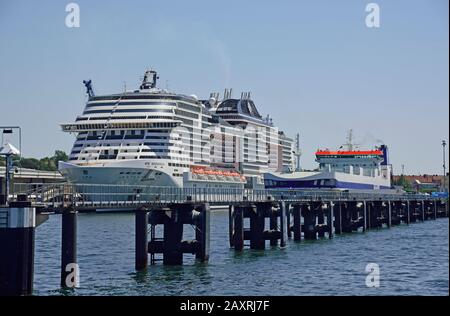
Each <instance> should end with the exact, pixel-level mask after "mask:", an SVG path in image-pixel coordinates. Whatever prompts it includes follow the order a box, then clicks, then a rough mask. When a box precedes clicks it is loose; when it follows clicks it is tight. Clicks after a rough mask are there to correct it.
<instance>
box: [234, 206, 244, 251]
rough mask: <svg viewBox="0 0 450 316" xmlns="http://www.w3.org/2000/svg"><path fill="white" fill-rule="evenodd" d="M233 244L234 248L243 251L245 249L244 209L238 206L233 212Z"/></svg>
mask: <svg viewBox="0 0 450 316" xmlns="http://www.w3.org/2000/svg"><path fill="white" fill-rule="evenodd" d="M233 222H234V225H233V226H234V231H233V246H234V250H236V251H241V250H242V249H244V209H243V208H242V207H239V206H236V207H235V208H234V212H233Z"/></svg>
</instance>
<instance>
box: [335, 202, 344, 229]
mask: <svg viewBox="0 0 450 316" xmlns="http://www.w3.org/2000/svg"><path fill="white" fill-rule="evenodd" d="M334 233H335V234H342V202H337V205H336V207H334Z"/></svg>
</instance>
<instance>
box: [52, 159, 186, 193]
mask: <svg viewBox="0 0 450 316" xmlns="http://www.w3.org/2000/svg"><path fill="white" fill-rule="evenodd" d="M146 164H148V162H147V163H146V162H144V161H123V162H122V161H114V162H108V163H98V164H89V165H76V164H71V163H67V162H60V163H59V171H60V172H61V174H62V175H63V176H64V177H65V178H66V179H67V180H68V181H69V182H71V183H75V184H102V185H131V186H133V185H136V186H137V185H145V186H159V187H165V186H170V187H181V186H182V183H183V178H182V177H179V178H176V177H174V176H172V171H171V170H170V169H169V168H168V167H167V165H166V164H163V163H160V165H158V166H156V165H155V166H152V165H150V166H149V165H146Z"/></svg>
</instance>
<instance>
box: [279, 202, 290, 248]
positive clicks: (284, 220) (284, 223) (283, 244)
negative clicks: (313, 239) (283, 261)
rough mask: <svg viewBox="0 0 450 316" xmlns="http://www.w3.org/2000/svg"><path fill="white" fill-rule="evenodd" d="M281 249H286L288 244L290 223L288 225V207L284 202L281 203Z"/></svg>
mask: <svg viewBox="0 0 450 316" xmlns="http://www.w3.org/2000/svg"><path fill="white" fill-rule="evenodd" d="M280 212H281V213H280V230H281V238H280V247H286V242H287V239H288V223H287V216H286V215H287V207H286V203H285V202H284V201H281V203H280Z"/></svg>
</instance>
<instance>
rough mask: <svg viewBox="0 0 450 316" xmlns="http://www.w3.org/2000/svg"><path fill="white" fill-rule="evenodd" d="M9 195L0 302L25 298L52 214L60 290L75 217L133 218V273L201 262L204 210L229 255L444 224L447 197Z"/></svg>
mask: <svg viewBox="0 0 450 316" xmlns="http://www.w3.org/2000/svg"><path fill="white" fill-rule="evenodd" d="M13 192H14V194H12V197H10V199H9V201H7V204H5V205H3V206H0V243H1V248H0V249H2V251H3V252H4V253H2V258H5V260H2V262H1V263H0V265H1V267H0V268H1V269H0V295H30V294H32V291H33V287H32V284H33V275H34V236H35V234H36V233H39V231H38V230H36V228H37V227H38V226H39V225H40V224H42V223H43V222H45V220H46V219H47V218H48V214H53V213H59V214H62V216H61V218H62V243H61V245H62V246H61V287H63V288H64V287H74V286H76V284H77V281H76V280H77V273H78V272H77V217H78V214H79V212H85V211H93V210H110V211H113V210H127V211H130V212H133V213H134V216H135V269H136V270H137V271H142V270H145V269H146V268H147V267H148V264H149V263H150V264H156V263H158V262H160V261H161V262H162V264H165V265H181V264H183V255H184V254H192V255H193V256H194V258H195V260H198V261H200V262H208V260H209V254H210V251H211V249H210V242H209V241H210V212H211V206H223V207H226V208H227V209H228V214H229V223H228V231H229V245H230V247H231V248H233V249H234V250H235V251H237V252H240V251H247V250H246V248H247V247H249V248H250V249H255V250H264V249H265V248H266V247H267V246H270V247H279V248H285V247H289V243H288V240H289V239H293V242H302V241H303V240H316V239H323V238H333V236H335V235H339V234H345V233H347V234H348V233H364V232H366V231H367V230H373V229H381V228H391V227H394V226H397V225H402V224H403V225H409V224H411V223H415V222H423V221H426V220H434V219H437V218H441V217H448V207H447V203H448V202H447V200H444V199H439V198H436V197H432V196H428V195H421V194H383V193H376V192H374V193H357V192H343V191H323V190H250V189H195V188H172V187H146V186H126V185H123V186H121V185H111V186H109V185H75V184H66V183H56V184H17V185H16V186H15V187H14V191H13ZM185 225H189V226H190V227H193V229H194V230H195V237H194V239H192V240H185V239H184V238H183V232H184V226H185ZM157 226H161V227H162V234H160V235H158V232H157V229H156V227H157ZM224 229H226V227H224ZM159 232H161V230H159Z"/></svg>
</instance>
